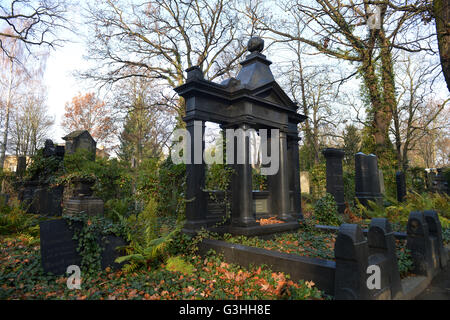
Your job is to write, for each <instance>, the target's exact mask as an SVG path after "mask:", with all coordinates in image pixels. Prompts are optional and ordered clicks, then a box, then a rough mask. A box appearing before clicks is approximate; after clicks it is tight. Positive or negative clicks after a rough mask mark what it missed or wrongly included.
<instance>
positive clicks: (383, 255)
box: [367, 218, 402, 299]
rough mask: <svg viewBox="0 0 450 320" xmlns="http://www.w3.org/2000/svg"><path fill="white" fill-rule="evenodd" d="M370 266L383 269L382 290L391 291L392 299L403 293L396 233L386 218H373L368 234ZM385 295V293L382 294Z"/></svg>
mask: <svg viewBox="0 0 450 320" xmlns="http://www.w3.org/2000/svg"><path fill="white" fill-rule="evenodd" d="M367 241H368V244H369V265H378V266H379V267H380V269H381V277H382V279H381V285H382V286H381V289H382V290H383V288H384V289H387V288H388V289H389V291H390V296H391V297H392V298H394V299H395V298H396V297H398V296H399V295H400V294H401V293H402V285H401V279H400V272H399V270H398V261H397V253H396V250H397V249H396V246H395V237H394V232H393V231H392V227H391V224H390V223H389V221H388V220H387V219H386V218H373V219H372V221H371V222H370V227H369V231H368V234H367ZM381 294H383V293H381Z"/></svg>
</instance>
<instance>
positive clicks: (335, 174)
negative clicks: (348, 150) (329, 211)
mask: <svg viewBox="0 0 450 320" xmlns="http://www.w3.org/2000/svg"><path fill="white" fill-rule="evenodd" d="M322 153H323V155H324V156H325V159H326V162H327V192H328V193H330V194H332V195H333V196H334V199H335V200H336V204H337V206H338V211H339V213H344V210H345V199H344V178H343V170H342V159H343V158H344V155H345V152H344V151H343V150H340V149H335V148H327V149H325V150H323V151H322Z"/></svg>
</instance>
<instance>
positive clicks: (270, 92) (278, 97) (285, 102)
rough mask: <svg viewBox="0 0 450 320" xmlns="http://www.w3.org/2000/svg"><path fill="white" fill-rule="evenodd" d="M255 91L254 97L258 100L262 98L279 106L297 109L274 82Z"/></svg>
mask: <svg viewBox="0 0 450 320" xmlns="http://www.w3.org/2000/svg"><path fill="white" fill-rule="evenodd" d="M255 91H256V92H255V95H256V96H257V97H258V98H262V99H264V100H267V101H270V102H271V103H274V104H278V105H280V106H284V107H288V108H293V109H297V105H296V104H295V103H294V102H293V101H292V100H291V98H289V96H288V95H287V94H286V93H285V92H284V91H283V89H281V87H280V86H279V85H278V83H276V82H273V83H271V84H270V85H269V86H266V87H265V88H261V89H260V90H255Z"/></svg>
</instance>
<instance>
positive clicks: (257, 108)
mask: <svg viewBox="0 0 450 320" xmlns="http://www.w3.org/2000/svg"><path fill="white" fill-rule="evenodd" d="M263 48H264V41H263V40H262V39H261V38H258V37H254V38H252V39H250V41H249V43H248V51H249V54H248V55H247V57H246V59H245V60H244V61H242V62H241V65H242V68H241V70H240V72H239V74H238V75H237V77H236V78H230V79H227V80H225V81H223V82H222V83H215V82H212V81H208V80H205V79H204V76H203V73H202V71H201V70H200V68H199V67H198V66H194V67H191V68H189V69H187V70H186V71H187V80H186V83H185V84H183V85H181V86H179V87H177V88H175V91H176V92H177V93H178V94H179V95H180V96H181V97H183V98H184V99H185V101H186V116H185V117H184V118H183V120H184V121H185V122H186V129H187V131H188V132H189V134H190V137H191V141H196V140H197V139H198V138H199V135H201V136H202V137H203V133H204V131H205V122H207V121H210V122H214V123H218V124H220V126H221V128H222V129H224V130H226V129H233V130H237V129H242V130H248V129H255V130H260V129H268V145H269V146H270V142H271V139H277V140H278V141H277V142H278V143H279V150H278V152H277V153H274V154H273V155H272V153H271V152H270V151H269V152H270V155H271V156H272V157H279V170H278V171H277V173H276V174H274V175H269V176H268V194H267V197H266V196H262V195H261V194H258V195H257V196H256V197H255V196H254V193H255V191H254V190H252V167H251V163H250V161H249V158H250V146H249V141H248V137H247V136H246V137H245V139H238V138H237V136H235V139H234V141H230V142H229V143H231V145H228V143H227V145H226V148H227V150H231V149H232V150H237V148H240V149H239V150H240V151H241V155H242V158H243V159H242V160H243V161H241V162H239V161H236V159H235V161H234V163H233V164H230V165H231V167H232V168H233V169H234V172H235V174H233V176H232V181H231V188H232V190H231V193H232V202H231V208H232V209H231V211H232V212H231V222H230V223H229V224H227V225H226V226H224V229H223V231H224V232H227V233H232V234H243V235H256V234H260V233H265V234H267V233H270V232H272V231H271V230H273V232H282V231H289V230H295V229H297V228H298V227H299V224H298V220H299V219H301V218H302V213H301V201H300V174H299V154H298V153H299V152H298V141H299V132H298V124H299V123H301V122H303V121H304V120H305V119H306V117H305V116H304V115H301V114H299V113H298V112H297V110H298V106H297V104H296V103H294V102H293V101H292V100H291V99H290V98H289V96H288V95H287V94H286V93H285V92H284V91H283V90H282V89H281V87H280V86H279V85H278V83H277V82H276V81H275V79H274V76H273V74H272V71H271V70H270V65H271V64H272V62H270V61H269V60H267V58H266V56H265V55H263V54H262V53H261V52H262V50H263ZM271 129H275V130H276V129H278V130H279V131H278V132H279V135H278V136H277V137H275V136H273V137H272V136H271V135H270V134H271ZM238 140H239V142H238ZM202 141H203V140H202ZM197 148H200V149H201V151H202V152H203V151H204V148H205V145H204V141H203V143H198V144H196V143H191V150H190V152H188V157H189V159H188V161H187V163H186V175H187V181H186V183H187V188H186V190H187V194H186V199H189V202H187V203H186V223H185V226H184V232H186V233H191V234H193V233H196V232H198V231H199V230H200V229H201V228H202V227H205V228H210V227H214V226H215V225H217V224H218V223H220V222H221V221H223V217H220V216H217V214H210V213H209V212H208V207H211V206H208V198H209V197H208V195H207V192H210V191H205V190H204V189H205V166H206V164H205V162H204V161H203V159H201V160H200V161H197V162H196V163H195V159H196V156H195V154H196V153H195V150H196V149H197ZM235 156H236V155H235ZM255 202H256V203H255ZM258 210H259V211H260V213H261V214H265V215H268V216H276V217H277V218H278V219H280V220H283V221H284V222H285V223H283V224H281V225H278V226H276V225H273V226H260V225H259V224H258V223H257V222H256V219H257V217H256V216H257V215H256V212H255V211H258ZM215 212H216V213H217V212H218V210H215Z"/></svg>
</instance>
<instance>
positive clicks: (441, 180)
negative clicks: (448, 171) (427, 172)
mask: <svg viewBox="0 0 450 320" xmlns="http://www.w3.org/2000/svg"><path fill="white" fill-rule="evenodd" d="M432 191H433V192H438V193H443V194H449V188H448V182H447V179H446V178H445V176H444V172H443V169H442V168H438V169H437V174H436V176H434V179H433V182H432Z"/></svg>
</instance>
